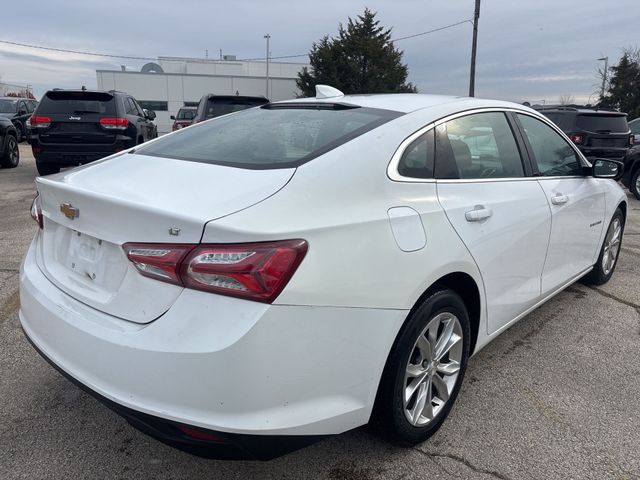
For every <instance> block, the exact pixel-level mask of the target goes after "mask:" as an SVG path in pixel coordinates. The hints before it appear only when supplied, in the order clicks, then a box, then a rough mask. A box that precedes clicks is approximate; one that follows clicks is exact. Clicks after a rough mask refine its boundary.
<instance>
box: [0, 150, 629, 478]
mask: <svg viewBox="0 0 640 480" xmlns="http://www.w3.org/2000/svg"><path fill="white" fill-rule="evenodd" d="M21 157H22V158H21V163H20V165H19V167H18V168H16V169H12V170H0V199H1V200H2V207H3V208H2V214H1V215H0V479H3V480H9V479H18V478H29V479H32V478H46V479H50V478H51V479H57V478H60V479H67V478H82V479H89V478H145V479H147V478H153V479H195V478H224V479H233V478H238V479H253V478H257V479H271V478H279V479H282V478H284V479H306V478H309V479H322V478H326V479H349V480H368V479H379V478H385V479H387V478H388V479H413V478H416V479H417V478H429V479H437V478H478V479H482V478H486V479H488V478H500V479H527V478H536V479H538V478H576V479H578V478H579V479H587V478H594V479H604V478H640V454H639V453H640V414H639V413H638V412H640V394H639V392H640V353H639V352H640V281H638V271H640V269H639V267H640V202H638V201H637V200H635V199H634V198H632V197H629V206H630V209H629V218H628V222H627V225H626V232H625V237H624V241H623V248H622V252H621V257H620V260H619V262H618V266H617V270H616V273H615V274H614V277H613V279H612V281H611V282H609V284H607V285H605V286H603V287H599V288H590V287H586V286H584V285H581V284H575V285H573V286H572V287H570V288H569V289H567V290H566V291H565V292H563V293H561V294H560V295H558V296H557V297H556V298H554V299H553V300H551V301H550V302H548V303H547V304H545V305H544V306H542V307H541V308H539V309H538V310H536V311H535V312H533V313H532V314H530V315H529V316H528V317H526V318H525V319H524V320H522V321H521V322H519V323H518V324H517V325H515V326H514V327H512V328H511V329H510V330H508V331H507V332H506V333H505V334H503V335H502V336H501V337H499V338H498V339H497V340H495V341H494V342H493V343H492V344H490V345H489V346H488V347H487V348H485V349H484V350H483V351H482V352H480V353H479V354H478V355H476V356H475V357H474V358H472V359H471V361H470V363H469V369H468V371H467V375H466V378H465V382H464V384H463V387H462V391H461V394H460V397H459V398H458V401H457V403H456V405H455V407H454V409H453V411H452V413H451V415H450V416H449V419H448V420H447V421H446V422H445V424H444V426H443V427H442V428H441V430H440V431H439V432H438V433H437V434H436V435H435V436H434V437H432V438H431V439H430V440H429V441H427V442H425V443H424V444H421V445H418V446H416V447H415V448H412V449H401V448H398V447H395V446H392V445H389V444H387V443H385V442H384V441H383V440H381V439H380V438H379V437H378V436H377V435H376V433H375V432H374V431H372V430H371V429H369V428H360V429H357V430H355V431H352V432H348V433H345V434H343V435H339V436H335V437H332V438H329V439H327V440H324V441H322V442H320V443H318V444H316V445H313V446H311V447H308V448H306V449H303V450H300V451H298V452H295V453H292V454H290V455H287V456H285V457H282V458H279V459H276V460H273V461H271V462H268V463H260V462H221V461H212V460H204V459H200V458H196V457H192V456H190V455H188V454H185V453H181V452H179V451H177V450H174V449H171V448H169V447H166V446H164V445H162V444H161V443H159V442H157V441H156V440H153V439H150V438H148V437H146V436H145V435H144V434H142V433H139V432H138V431H137V430H134V429H133V428H132V427H130V426H129V425H128V424H127V423H126V422H125V421H124V420H123V419H121V418H120V417H119V416H117V415H116V414H114V413H112V412H111V411H109V410H108V409H106V408H105V407H103V406H102V405H101V404H100V403H98V402H97V401H96V400H94V399H93V398H92V397H90V396H89V395H87V394H85V393H84V392H82V391H80V390H79V389H78V388H76V387H75V386H74V385H72V384H71V383H70V382H69V381H67V380H66V379H65V378H63V377H62V376H61V375H59V374H58V373H57V372H56V371H55V370H53V369H52V368H51V367H50V366H49V365H48V364H47V363H46V362H45V361H44V360H43V359H42V358H40V356H39V355H38V354H37V353H36V352H35V351H34V350H33V349H32V348H31V346H30V345H29V343H28V342H27V341H26V340H25V338H24V337H23V335H22V331H21V329H20V326H19V321H18V313H17V312H18V304H19V299H18V268H19V263H20V259H21V257H22V255H23V253H24V251H25V250H26V248H27V245H28V244H29V242H30V240H31V237H32V235H33V234H34V232H35V230H36V225H35V224H34V222H33V221H32V220H31V218H30V217H29V206H30V203H31V200H32V199H33V196H34V191H35V190H34V184H33V179H34V177H35V176H36V170H35V163H34V161H33V158H32V157H31V154H30V149H29V146H28V145H26V144H23V145H21Z"/></svg>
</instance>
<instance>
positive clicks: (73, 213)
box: [60, 203, 80, 220]
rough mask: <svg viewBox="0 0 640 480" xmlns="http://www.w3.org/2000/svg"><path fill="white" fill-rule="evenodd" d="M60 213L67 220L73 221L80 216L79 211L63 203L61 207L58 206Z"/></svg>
mask: <svg viewBox="0 0 640 480" xmlns="http://www.w3.org/2000/svg"><path fill="white" fill-rule="evenodd" d="M60 211H61V212H62V213H63V214H64V216H65V217H67V218H68V219H69V220H73V219H74V218H78V217H79V216H80V209H79V208H75V207H73V206H72V205H71V204H70V203H63V204H62V205H60Z"/></svg>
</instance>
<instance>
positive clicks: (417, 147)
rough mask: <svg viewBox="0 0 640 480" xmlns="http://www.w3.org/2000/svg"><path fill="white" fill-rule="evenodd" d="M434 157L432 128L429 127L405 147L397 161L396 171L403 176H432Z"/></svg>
mask: <svg viewBox="0 0 640 480" xmlns="http://www.w3.org/2000/svg"><path fill="white" fill-rule="evenodd" d="M434 157H435V145H434V130H433V129H431V130H429V131H428V132H427V133H425V134H423V135H420V136H419V137H418V138H416V139H415V140H414V141H413V142H411V144H410V145H409V146H408V147H407V148H406V149H405V151H404V153H403V154H402V158H400V162H399V163H398V173H399V174H400V175H402V176H403V177H411V178H433V165H434Z"/></svg>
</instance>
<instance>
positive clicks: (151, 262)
mask: <svg viewBox="0 0 640 480" xmlns="http://www.w3.org/2000/svg"><path fill="white" fill-rule="evenodd" d="M122 247H123V248H124V251H125V252H126V254H127V258H128V259H129V260H131V262H133V265H134V266H135V267H136V268H137V269H138V271H139V272H140V273H141V274H142V275H144V276H145V277H149V278H155V279H156V280H161V281H163V282H167V283H173V284H174V285H182V280H180V263H181V262H182V259H183V258H184V257H185V256H186V255H187V253H189V252H190V251H191V250H193V248H194V245H184V244H173V243H170V244H164V243H151V244H146V243H125V244H124V245H123V246H122Z"/></svg>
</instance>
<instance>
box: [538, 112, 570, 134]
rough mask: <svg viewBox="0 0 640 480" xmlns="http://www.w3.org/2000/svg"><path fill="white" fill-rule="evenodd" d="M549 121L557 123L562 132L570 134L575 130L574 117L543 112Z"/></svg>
mask: <svg viewBox="0 0 640 480" xmlns="http://www.w3.org/2000/svg"><path fill="white" fill-rule="evenodd" d="M542 113H543V114H544V115H545V116H546V117H547V118H548V119H549V120H551V121H552V122H553V123H555V124H556V125H557V126H558V127H560V130H563V131H565V132H568V131H569V130H571V129H572V128H573V119H574V118H575V116H574V115H567V114H565V113H553V112H548V113H547V112H542Z"/></svg>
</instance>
